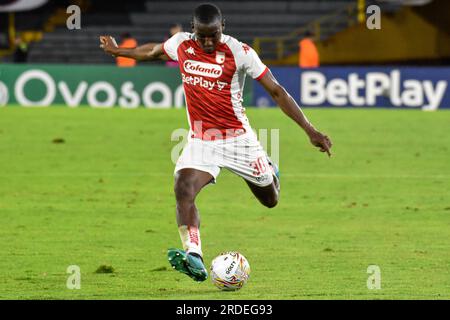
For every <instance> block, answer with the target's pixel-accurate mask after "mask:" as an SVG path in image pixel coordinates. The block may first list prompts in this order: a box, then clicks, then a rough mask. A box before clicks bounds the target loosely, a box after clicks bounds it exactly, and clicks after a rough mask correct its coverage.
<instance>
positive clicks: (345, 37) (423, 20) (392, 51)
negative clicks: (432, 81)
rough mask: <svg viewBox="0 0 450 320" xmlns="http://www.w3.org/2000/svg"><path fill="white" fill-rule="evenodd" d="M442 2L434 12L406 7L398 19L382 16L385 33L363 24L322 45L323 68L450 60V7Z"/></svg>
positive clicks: (339, 34)
mask: <svg viewBox="0 0 450 320" xmlns="http://www.w3.org/2000/svg"><path fill="white" fill-rule="evenodd" d="M440 2H441V6H436V4H434V7H433V8H431V9H430V8H429V7H428V6H424V7H419V8H414V9H413V8H411V7H405V8H402V9H401V10H400V11H399V12H397V13H396V14H394V15H387V14H382V20H381V30H369V29H367V28H366V25H365V24H360V25H355V26H353V27H351V28H349V29H347V30H344V31H343V32H340V33H338V34H336V35H335V36H333V37H332V38H330V39H328V40H326V41H323V42H321V43H319V44H318V50H319V52H320V57H321V62H322V64H324V65H330V64H331V65H335V64H399V63H400V64H404V63H408V62H411V63H424V64H430V63H433V61H434V62H439V61H445V60H448V59H450V33H449V28H448V24H449V22H448V20H447V19H448V17H446V15H447V14H448V12H450V11H449V9H448V8H447V10H445V8H446V7H449V3H448V1H444V3H443V2H442V1H440ZM445 2H446V3H445ZM439 8H440V10H439ZM432 12H434V16H435V18H436V19H435V20H434V22H433V21H432V20H431V19H430V15H431V13H432ZM444 16H445V17H444ZM438 22H440V23H438Z"/></svg>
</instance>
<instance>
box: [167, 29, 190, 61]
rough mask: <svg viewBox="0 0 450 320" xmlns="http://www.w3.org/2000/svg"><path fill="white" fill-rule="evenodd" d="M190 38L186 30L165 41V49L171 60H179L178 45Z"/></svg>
mask: <svg viewBox="0 0 450 320" xmlns="http://www.w3.org/2000/svg"><path fill="white" fill-rule="evenodd" d="M187 38H188V35H187V33H186V32H178V33H176V34H174V35H173V36H172V37H171V38H169V39H168V40H166V42H164V43H163V51H164V53H165V54H166V56H168V57H169V58H170V59H171V60H174V61H178V47H179V46H180V44H181V43H182V42H183V41H184V40H186V39H187Z"/></svg>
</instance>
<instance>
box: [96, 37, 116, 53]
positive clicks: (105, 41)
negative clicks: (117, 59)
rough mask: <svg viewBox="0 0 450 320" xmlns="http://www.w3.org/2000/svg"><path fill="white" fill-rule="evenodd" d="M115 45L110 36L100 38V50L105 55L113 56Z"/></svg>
mask: <svg viewBox="0 0 450 320" xmlns="http://www.w3.org/2000/svg"><path fill="white" fill-rule="evenodd" d="M118 47H119V46H118V45H117V42H116V40H115V39H114V38H113V37H111V36H100V48H102V49H103V50H104V51H105V52H106V53H109V54H111V55H112V56H115V54H116V49H117V48H118Z"/></svg>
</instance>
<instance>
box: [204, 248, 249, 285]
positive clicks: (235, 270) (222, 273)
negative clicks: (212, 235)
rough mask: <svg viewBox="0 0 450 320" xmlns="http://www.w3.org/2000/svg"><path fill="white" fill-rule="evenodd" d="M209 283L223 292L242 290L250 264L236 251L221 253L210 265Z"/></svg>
mask: <svg viewBox="0 0 450 320" xmlns="http://www.w3.org/2000/svg"><path fill="white" fill-rule="evenodd" d="M210 271H211V281H212V283H213V284H214V285H215V286H216V287H217V288H219V289H220V290H223V291H235V290H239V289H240V288H242V286H243V285H244V284H245V283H246V282H247V280H248V277H249V275H250V264H249V263H248V261H247V259H246V258H245V257H244V256H243V255H242V254H240V253H239V252H236V251H229V252H223V253H221V254H220V255H218V256H217V257H216V258H214V260H213V261H212V263H211V269H210Z"/></svg>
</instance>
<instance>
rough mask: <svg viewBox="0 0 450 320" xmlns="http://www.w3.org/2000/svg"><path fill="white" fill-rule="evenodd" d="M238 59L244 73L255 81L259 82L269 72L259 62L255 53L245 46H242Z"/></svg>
mask: <svg viewBox="0 0 450 320" xmlns="http://www.w3.org/2000/svg"><path fill="white" fill-rule="evenodd" d="M240 58H241V63H242V68H243V69H244V70H245V73H246V74H248V75H249V76H250V77H252V78H253V79H255V80H261V78H262V77H264V75H265V74H266V73H267V71H269V68H268V67H267V66H266V65H265V64H264V63H263V62H262V61H261V59H260V58H259V56H258V54H257V53H256V51H255V50H253V49H252V48H251V47H250V46H248V45H246V44H242V51H241V54H240Z"/></svg>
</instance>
